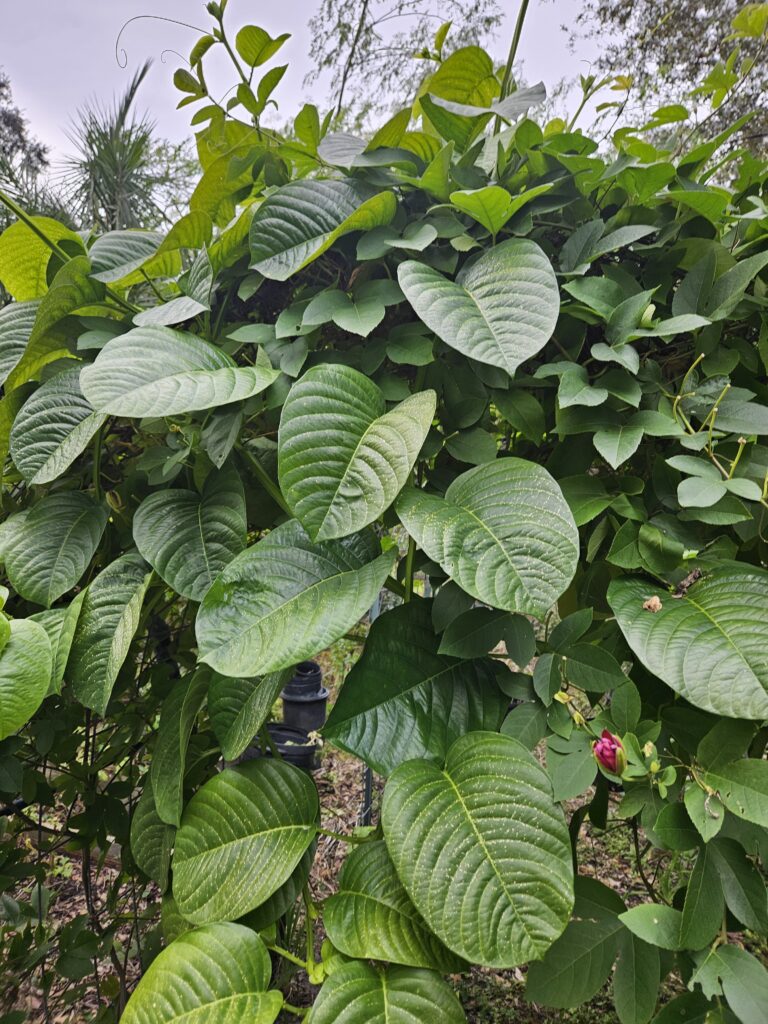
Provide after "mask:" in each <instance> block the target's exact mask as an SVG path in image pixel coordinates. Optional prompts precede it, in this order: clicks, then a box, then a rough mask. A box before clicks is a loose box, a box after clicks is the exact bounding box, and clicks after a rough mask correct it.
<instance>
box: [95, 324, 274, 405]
mask: <svg viewBox="0 0 768 1024" xmlns="http://www.w3.org/2000/svg"><path fill="white" fill-rule="evenodd" d="M278 376H279V371H278V370H273V369H272V367H271V366H270V364H269V360H268V359H267V357H266V356H265V354H264V352H263V351H262V350H261V349H259V352H258V356H257V359H256V363H255V364H254V365H253V366H238V365H237V364H236V363H235V361H234V360H233V359H232V358H231V357H230V356H228V355H227V354H226V353H225V352H223V351H222V350H221V349H220V348H216V346H215V345H211V344H210V342H207V341H204V340H203V339H202V338H198V337H197V336H196V335H194V334H186V333H183V332H181V331H175V330H173V329H172V328H170V327H135V328H134V329H133V330H131V331H128V332H127V333H126V334H121V335H119V337H116V338H112V340H111V341H108V342H107V344H106V345H105V346H104V348H103V349H102V350H101V352H99V354H98V356H97V357H96V361H95V362H94V363H93V364H92V365H91V366H86V367H84V368H83V370H82V372H81V374H80V385H81V387H82V389H83V394H84V395H85V397H86V398H87V399H88V401H89V402H90V403H91V405H93V407H94V408H95V409H98V410H99V411H100V412H104V413H108V414H109V415H111V416H133V417H144V416H174V415H177V414H178V413H182V412H190V411H192V410H195V409H210V408H213V407H215V406H219V405H225V404H227V403H229V402H238V401H241V400H242V399H244V398H250V397H251V396H252V395H257V394H258V393H259V392H260V391H263V390H264V389H265V388H267V387H269V385H270V384H272V382H273V381H275V380H276V379H277V377H278Z"/></svg>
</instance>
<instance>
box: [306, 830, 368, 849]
mask: <svg viewBox="0 0 768 1024" xmlns="http://www.w3.org/2000/svg"><path fill="white" fill-rule="evenodd" d="M317 834H318V835H319V836H328V838H329V839H338V840H339V842H341V843H350V844H351V845H352V846H355V845H359V844H360V843H367V842H368V841H369V840H368V837H367V836H345V835H344V833H343V832H334V831H333V829H330V828H321V826H320V825H318V826H317Z"/></svg>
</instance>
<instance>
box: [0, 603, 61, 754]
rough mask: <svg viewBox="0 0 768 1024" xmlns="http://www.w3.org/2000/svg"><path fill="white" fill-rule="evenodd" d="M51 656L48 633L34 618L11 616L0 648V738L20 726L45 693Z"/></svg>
mask: <svg viewBox="0 0 768 1024" xmlns="http://www.w3.org/2000/svg"><path fill="white" fill-rule="evenodd" d="M52 668H53V656H52V653H51V643H50V640H49V639H48V634H47V633H46V632H45V630H44V629H43V627H42V626H41V625H40V624H39V623H37V622H31V621H30V620H29V619H13V620H12V621H11V623H10V636H8V637H7V639H6V643H5V646H4V647H3V649H2V651H0V740H4V739H5V738H6V737H8V736H12V735H13V733H15V732H17V731H18V730H19V729H21V727H22V726H24V725H26V724H27V722H28V721H29V719H30V718H31V717H32V715H34V713H35V712H36V711H37V709H38V708H39V707H40V705H41V704H42V702H43V699H44V698H45V695H46V694H47V693H48V687H49V685H50V682H51V672H52Z"/></svg>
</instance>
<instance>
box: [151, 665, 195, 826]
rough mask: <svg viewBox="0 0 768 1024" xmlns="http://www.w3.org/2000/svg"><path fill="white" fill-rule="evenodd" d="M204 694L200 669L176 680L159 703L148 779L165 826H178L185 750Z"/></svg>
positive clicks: (182, 791)
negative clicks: (158, 717) (157, 725)
mask: <svg viewBox="0 0 768 1024" xmlns="http://www.w3.org/2000/svg"><path fill="white" fill-rule="evenodd" d="M207 693H208V671H207V670H206V669H202V670H199V671H197V672H191V673H189V674H188V675H186V676H184V677H183V678H182V679H180V680H179V681H178V682H177V683H176V685H175V686H174V687H173V689H172V690H171V692H170V693H169V694H168V696H167V697H166V698H165V700H164V701H163V708H162V711H161V712H160V725H159V727H158V731H157V741H156V742H155V749H154V751H153V753H152V764H151V766H150V778H151V780H152V792H153V793H154V796H155V808H156V809H157V813H158V816H159V817H160V819H161V821H164V822H166V824H168V825H179V823H180V822H181V809H182V807H183V804H184V769H185V766H186V760H187V746H188V744H189V737H190V735H191V734H192V727H193V725H194V723H195V718H196V717H197V715H198V713H199V711H200V709H201V707H202V706H203V703H204V701H205V697H206V694H207Z"/></svg>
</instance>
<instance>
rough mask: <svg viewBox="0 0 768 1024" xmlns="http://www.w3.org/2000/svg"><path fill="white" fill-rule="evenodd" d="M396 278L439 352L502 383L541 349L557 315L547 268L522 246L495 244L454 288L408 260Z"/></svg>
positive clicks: (528, 244)
mask: <svg viewBox="0 0 768 1024" xmlns="http://www.w3.org/2000/svg"><path fill="white" fill-rule="evenodd" d="M397 278H398V281H399V282H400V287H401V288H402V289H403V292H404V293H405V296H406V298H407V299H408V301H409V302H410V304H411V305H412V306H413V308H414V309H415V310H416V312H417V313H418V315H419V316H420V317H421V319H422V320H423V321H424V323H425V324H426V325H427V326H428V327H429V328H430V329H431V330H433V331H434V332H435V334H436V335H437V336H438V338H441V339H442V340H443V341H444V342H445V343H446V345H450V346H451V348H455V349H457V350H458V351H459V352H462V353H463V354H464V355H465V356H469V357H470V358H472V359H476V360H477V361H478V362H481V363H487V364H489V365H491V366H499V367H501V369H503V370H506V371H507V373H508V374H509V375H510V376H513V375H514V373H515V370H516V369H517V368H518V366H519V365H520V364H521V363H522V362H524V361H525V360H526V359H530V357H531V356H534V355H536V353H537V352H539V351H540V350H541V349H542V348H543V347H544V345H545V344H546V343H547V342H548V341H549V339H550V338H551V336H552V332H553V330H554V329H555V323H556V321H557V316H558V313H559V311H560V294H559V292H558V288H557V279H556V277H555V272H554V270H553V269H552V265H551V264H550V262H549V260H548V259H547V257H546V255H545V254H544V252H543V251H542V250H541V249H540V248H539V246H538V245H537V244H536V243H535V242H532V241H530V240H529V239H523V238H511V239H509V240H508V241H505V242H500V243H499V244H498V245H495V246H493V248H491V249H488V250H487V251H486V252H484V253H483V254H482V255H481V256H479V257H478V259H476V260H475V261H474V262H472V263H468V264H466V265H465V266H464V267H462V269H461V270H460V271H459V273H458V275H457V277H456V280H455V281H451V280H449V279H448V278H447V277H444V276H443V275H442V274H441V273H440V272H439V271H437V270H435V269H434V268H433V267H430V266H427V265H426V264H425V263H418V262H416V261H415V260H406V262H405V263H401V264H400V266H399V268H398V271H397Z"/></svg>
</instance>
